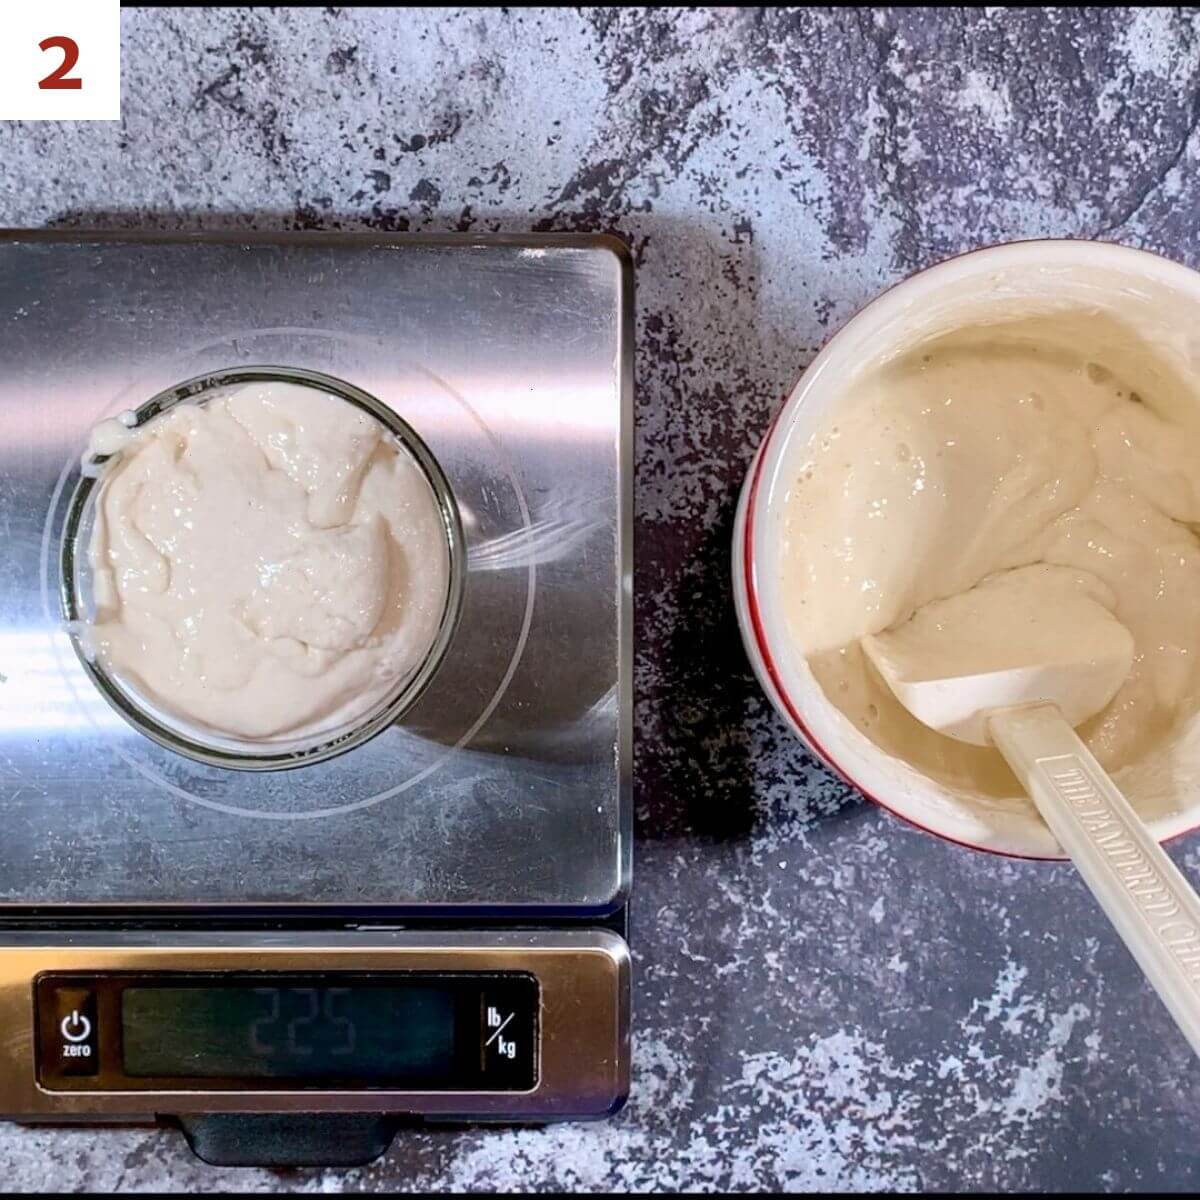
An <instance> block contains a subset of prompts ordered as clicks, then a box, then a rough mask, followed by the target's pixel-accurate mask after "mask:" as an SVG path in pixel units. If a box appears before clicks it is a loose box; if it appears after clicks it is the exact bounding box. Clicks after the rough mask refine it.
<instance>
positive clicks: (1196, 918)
mask: <svg viewBox="0 0 1200 1200" xmlns="http://www.w3.org/2000/svg"><path fill="white" fill-rule="evenodd" d="M988 728H989V732H990V733H991V735H992V738H993V740H994V741H995V743H996V746H997V747H998V748H999V750H1000V752H1001V753H1002V754H1003V755H1004V757H1005V758H1006V759H1007V760H1008V763H1009V766H1011V767H1012V769H1013V771H1014V772H1015V773H1016V776H1017V778H1018V779H1019V780H1020V781H1021V783H1023V784H1024V785H1025V788H1026V790H1027V791H1028V792H1029V795H1030V797H1031V798H1032V800H1033V802H1034V803H1035V804H1036V805H1037V807H1038V811H1039V812H1041V814H1042V816H1043V818H1044V819H1045V821H1046V824H1047V825H1049V826H1050V829H1051V831H1052V832H1053V834H1054V836H1055V837H1056V838H1057V839H1058V841H1059V844H1060V845H1061V846H1062V848H1063V849H1064V850H1065V851H1066V852H1067V854H1069V855H1070V856H1071V858H1072V859H1073V860H1074V863H1075V866H1076V867H1078V868H1079V873H1080V874H1081V875H1082V876H1083V878H1084V881H1085V882H1086V883H1087V885H1088V887H1090V888H1091V889H1092V894H1093V895H1094V896H1095V897H1096V899H1097V900H1099V901H1100V904H1101V906H1102V907H1103V909H1104V911H1105V912H1106V913H1107V914H1108V919H1109V920H1110V921H1111V922H1112V923H1113V926H1114V928H1115V929H1116V931H1117V932H1118V933H1119V934H1120V935H1121V937H1122V938H1123V939H1124V942H1125V945H1126V946H1128V947H1129V950H1130V952H1131V953H1132V954H1133V957H1134V958H1135V959H1137V961H1138V964H1139V966H1141V968H1142V970H1143V971H1144V972H1145V974H1146V978H1147V979H1149V980H1150V982H1151V984H1152V985H1153V986H1154V988H1155V990H1156V991H1157V992H1158V994H1159V996H1161V997H1162V1000H1163V1003H1164V1004H1165V1005H1166V1006H1167V1008H1168V1009H1169V1010H1170V1013H1171V1015H1172V1016H1173V1017H1174V1018H1175V1021H1176V1023H1177V1024H1178V1025H1179V1028H1180V1029H1181V1030H1182V1031H1183V1034H1184V1036H1185V1037H1186V1038H1187V1040H1188V1041H1189V1042H1190V1043H1191V1045H1192V1049H1193V1050H1194V1051H1195V1052H1196V1053H1197V1054H1200V899H1197V896H1196V893H1195V892H1194V891H1193V890H1192V888H1191V885H1190V884H1189V883H1188V881H1187V880H1186V879H1185V878H1184V876H1183V875H1182V874H1181V873H1180V872H1179V870H1178V868H1177V867H1176V866H1175V864H1174V863H1173V862H1172V861H1171V860H1170V859H1169V858H1168V857H1167V855H1166V854H1165V853H1164V852H1163V850H1162V848H1161V847H1160V846H1159V844H1158V843H1157V842H1156V841H1155V840H1154V838H1153V837H1151V836H1150V834H1149V832H1148V831H1147V830H1146V827H1145V825H1143V824H1142V822H1141V819H1140V818H1139V817H1138V815H1137V814H1136V813H1135V812H1134V811H1133V809H1132V808H1131V807H1130V805H1129V801H1127V800H1126V799H1125V797H1124V796H1122V795H1121V793H1120V792H1119V791H1118V790H1117V788H1116V785H1115V784H1114V783H1113V782H1112V780H1111V779H1109V777H1108V775H1107V774H1106V773H1105V771H1104V768H1103V767H1101V766H1100V764H1099V763H1098V762H1097V761H1096V760H1095V758H1093V757H1092V755H1091V753H1090V752H1089V751H1088V749H1087V747H1086V746H1084V744H1083V743H1082V742H1081V741H1080V740H1079V738H1078V736H1076V733H1075V731H1074V730H1073V729H1072V728H1071V726H1070V725H1069V724H1068V723H1067V722H1066V720H1064V718H1063V716H1062V714H1061V713H1060V712H1059V710H1058V708H1057V707H1056V706H1055V705H1053V704H1038V705H1032V706H1030V707H1027V708H1016V709H1008V710H1004V711H1001V712H997V713H994V714H993V715H992V716H991V717H990V718H989V721H988Z"/></svg>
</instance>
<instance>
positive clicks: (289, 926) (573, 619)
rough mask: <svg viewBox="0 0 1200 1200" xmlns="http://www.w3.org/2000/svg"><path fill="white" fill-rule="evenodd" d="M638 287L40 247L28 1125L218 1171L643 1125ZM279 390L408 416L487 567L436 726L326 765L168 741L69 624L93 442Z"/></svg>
mask: <svg viewBox="0 0 1200 1200" xmlns="http://www.w3.org/2000/svg"><path fill="white" fill-rule="evenodd" d="M631 290H632V278H631V267H630V261H629V258H628V256H627V254H626V252H625V250H624V248H623V247H622V246H621V245H620V244H619V243H617V242H616V241H613V240H609V239H604V238H593V237H574V236H549V237H541V238H537V237H523V238H499V239H477V238H467V237H464V238H459V239H453V238H434V239H429V238H417V237H389V238H380V237H375V236H371V235H362V236H359V235H325V234H304V235H294V236H279V237H232V236H220V237H214V236H207V235H203V236H200V235H197V236H194V237H188V238H182V237H180V238H159V237H148V236H147V237H143V236H132V235H130V236H117V235H76V236H61V235H55V234H34V233H23V232H13V233H9V234H6V235H3V238H2V240H0V412H3V414H4V416H5V420H4V422H3V426H2V427H0V533H2V540H0V822H2V823H0V1029H2V1030H3V1031H4V1035H3V1037H2V1038H0V1114H3V1115H5V1116H8V1117H11V1118H13V1119H20V1120H38V1121H44V1120H78V1119H99V1120H109V1121H111V1120H119V1119H153V1118H154V1117H155V1116H157V1115H173V1116H177V1117H178V1118H179V1119H180V1120H181V1122H182V1123H183V1125H184V1128H185V1132H187V1133H188V1135H189V1138H190V1139H191V1140H192V1143H193V1146H194V1148H196V1149H197V1151H198V1152H199V1153H201V1154H202V1155H204V1156H206V1157H208V1158H210V1159H212V1160H214V1161H222V1162H250V1161H254V1162H280V1163H286V1162H301V1161H303V1162H344V1161H351V1160H361V1159H363V1158H366V1157H370V1156H371V1154H373V1153H377V1152H378V1151H379V1150H380V1149H382V1148H383V1147H384V1146H386V1144H387V1141H388V1139H389V1138H390V1134H391V1131H392V1130H393V1128H394V1127H395V1124H396V1122H397V1121H399V1120H420V1119H425V1120H429V1119H454V1120H486V1119H490V1120H496V1119H502V1120H548V1119H554V1118H560V1117H588V1116H601V1115H604V1114H606V1113H608V1112H610V1111H613V1110H614V1109H615V1108H616V1107H619V1105H620V1104H621V1102H622V1100H623V1097H624V1095H625V1092H626V1090H627V1084H628V1071H629V959H628V950H627V946H626V942H625V940H624V935H625V910H626V902H627V898H628V893H629V884H630V833H631V824H632V821H631V798H630V765H631V764H630V753H631V747H630V719H631V718H630V709H631V669H632V661H631V657H632V652H631V612H630V608H631V578H632V571H631V520H632V515H631V514H632V468H631V439H632V400H631V392H632V385H631V372H632V328H631V322H632V300H631ZM251 365H253V366H264V365H266V366H277V367H289V368H300V369H306V370H313V371H320V372H324V373H326V374H329V375H333V376H336V377H338V378H340V379H343V380H346V381H347V382H349V383H351V384H353V385H355V386H357V387H359V388H361V389H364V390H365V391H367V392H369V393H371V394H372V395H373V396H375V397H376V398H378V399H379V400H380V401H382V402H383V403H384V404H387V405H389V406H390V407H392V408H393V409H394V410H395V411H396V412H397V413H399V414H400V416H402V417H403V418H404V419H406V420H407V421H408V422H409V423H410V424H411V425H412V426H413V427H414V428H415V429H416V430H417V431H418V433H419V434H420V435H421V437H422V438H423V439H424V440H425V442H426V444H427V445H428V446H429V448H430V450H431V451H432V453H433V454H434V455H435V456H436V458H437V460H438V462H439V463H440V465H441V467H442V469H443V470H444V472H445V474H446V476H447V477H448V479H449V481H450V484H451V486H452V488H453V490H454V494H455V496H456V499H457V501H458V505H459V508H460V511H461V515H462V519H463V527H464V532H465V535H466V543H467V577H466V588H465V594H464V600H463V609H462V616H461V620H460V624H459V626H458V629H457V632H456V634H455V637H454V640H453V642H452V644H451V646H450V649H449V651H448V653H447V655H446V658H445V659H444V660H443V662H442V664H441V666H440V668H439V669H438V671H437V673H436V675H435V676H434V679H433V681H432V683H431V684H430V686H429V687H428V689H427V690H426V691H425V692H424V694H423V695H422V696H421V698H420V700H419V701H418V702H417V704H416V705H415V707H413V708H412V709H410V710H409V711H408V712H407V713H406V714H405V715H404V716H403V718H402V719H401V720H400V721H399V722H398V723H396V724H394V725H392V726H389V727H388V728H387V729H386V730H385V731H384V732H383V733H382V734H380V735H379V736H377V737H375V738H374V739H373V740H371V741H369V742H367V743H366V744H364V745H362V746H359V747H357V748H355V749H353V750H350V751H348V752H346V753H344V754H342V755H340V756H338V757H336V758H333V759H330V760H328V761H326V762H322V763H316V764H313V765H310V766H305V767H301V768H298V769H293V770H286V771H265V772H244V771H230V770H225V769H222V768H218V767H211V766H206V765H204V764H201V763H199V762H195V761H192V760H190V759H187V758H184V757H182V756H180V755H178V754H176V753H174V752H173V751H171V750H168V749H165V748H163V747H160V746H158V745H156V744H155V743H154V742H152V741H150V740H149V739H148V738H146V737H145V736H143V735H142V734H140V733H138V732H137V731H135V730H134V729H133V728H132V727H131V726H129V725H128V724H127V723H126V722H125V721H124V720H123V719H122V718H121V716H120V715H119V714H117V713H116V712H115V711H113V710H112V709H111V708H110V707H109V706H108V704H107V702H106V701H105V699H104V698H103V697H102V696H101V695H100V693H99V692H98V691H97V690H96V688H95V687H94V686H93V684H92V683H91V681H90V679H89V678H88V676H87V675H86V673H85V672H84V670H83V668H82V666H81V665H80V663H79V661H78V659H77V658H76V656H75V654H74V651H73V648H72V646H71V643H70V640H69V638H68V636H67V635H66V633H65V632H64V631H63V628H62V606H61V603H60V598H59V589H60V585H61V567H60V551H61V541H62V535H63V525H64V518H65V515H66V510H67V507H68V502H69V500H70V497H71V494H72V492H73V489H74V486H75V484H76V482H77V480H78V474H79V469H78V462H79V456H80V454H81V452H82V450H83V448H84V445H85V441H86V438H87V433H88V430H89V429H90V428H91V426H92V425H93V424H95V422H96V421H97V420H99V419H101V418H102V417H105V416H112V415H115V414H116V413H118V412H121V411H122V410H124V409H128V408H133V407H137V406H138V405H139V404H141V403H142V402H143V401H145V400H146V399H148V398H149V397H150V396H152V395H154V394H155V393H157V392H159V391H161V390H163V389H166V388H168V387H171V386H173V385H175V384H177V383H179V382H180V381H183V380H186V379H190V378H192V377H194V376H198V375H203V374H205V373H206V372H220V371H227V370H229V369H230V368H238V367H242V366H251ZM502 1023H503V1029H502V1030H501V1032H500V1033H497V1032H496V1030H497V1027H498V1026H500V1025H501V1024H502ZM85 1028H86V1036H81V1034H83V1033H84V1030H85ZM80 1047H87V1049H86V1050H84V1049H81V1048H80ZM231 1113H236V1114H256V1116H254V1117H249V1116H238V1117H236V1118H234V1120H233V1121H232V1122H231V1121H230V1120H229V1119H228V1114H231Z"/></svg>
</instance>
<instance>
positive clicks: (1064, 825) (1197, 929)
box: [862, 589, 1200, 1054]
mask: <svg viewBox="0 0 1200 1200" xmlns="http://www.w3.org/2000/svg"><path fill="white" fill-rule="evenodd" d="M976 591H979V589H976ZM956 599H958V598H956ZM1009 599H1011V597H1009ZM995 600H996V601H997V602H1001V603H1002V602H1003V601H1004V597H998V598H995ZM1087 603H1090V601H1089V602H1087ZM1095 608H1096V610H1098V611H1087V609H1086V605H1085V607H1084V608H1083V609H1081V610H1080V611H1079V612H1077V613H1076V612H1067V613H1065V614H1064V613H1062V612H1058V613H1056V614H1054V615H1055V617H1056V619H1054V620H1050V619H1043V618H1044V617H1045V614H1039V613H1034V614H1031V615H1030V616H1029V617H1028V619H1027V620H1022V621H1021V622H1020V623H1015V622H1013V621H1012V620H1011V619H1010V620H1009V621H1008V624H1007V626H1006V628H1005V631H1004V636H1003V637H1001V638H1000V639H999V640H998V641H997V640H994V639H989V638H987V637H984V636H980V631H981V630H982V629H984V628H986V627H982V626H979V625H975V626H974V628H975V631H976V637H975V638H974V641H972V639H971V638H969V637H968V638H967V639H966V640H965V641H964V640H963V639H962V638H961V637H960V636H959V635H960V634H962V632H963V627H962V624H961V622H959V621H958V620H957V618H959V617H962V616H964V614H967V615H971V614H973V616H974V617H975V618H978V617H980V616H983V617H984V618H985V619H986V617H987V616H988V615H992V616H999V613H998V611H995V605H994V603H992V602H991V601H989V600H988V599H987V598H986V597H985V600H984V602H983V603H982V604H981V603H980V602H979V601H978V600H975V601H973V602H972V603H971V604H969V605H968V606H967V607H966V608H963V607H962V606H960V608H959V610H957V611H956V612H951V613H950V614H949V615H948V617H947V614H945V613H942V614H938V613H937V612H936V611H933V612H931V611H930V610H933V609H935V606H929V609H927V610H922V611H921V612H919V613H918V614H917V616H916V617H914V618H913V620H912V621H910V622H909V623H908V625H906V626H901V627H899V628H898V629H897V630H896V631H894V632H889V633H884V634H880V635H878V636H876V637H867V638H864V639H863V641H862V645H863V649H864V651H865V652H866V654H867V656H868V657H869V658H870V659H871V661H872V662H873V663H874V664H875V666H876V668H877V669H878V671H879V673H880V675H881V676H882V677H883V679H884V680H885V681H886V683H887V684H888V686H889V687H890V688H891V690H892V691H893V692H894V693H895V694H896V697H897V698H898V699H899V701H900V703H901V704H903V705H904V707H905V708H906V709H908V711H909V712H910V713H912V715H913V716H914V717H916V718H917V720H918V721H921V722H922V723H923V724H925V725H928V726H930V727H931V728H933V729H936V730H937V731H938V732H940V733H944V734H947V735H948V736H950V737H953V738H957V739H958V740H960V741H965V742H972V743H974V744H976V745H995V746H996V748H997V749H998V750H999V751H1000V753H1001V754H1003V755H1004V757H1005V758H1006V759H1007V760H1008V764H1009V766H1011V767H1012V769H1013V772H1014V773H1015V774H1016V776H1017V779H1018V780H1020V782H1021V784H1022V786H1023V787H1024V788H1025V790H1026V791H1027V792H1028V793H1029V796H1030V797H1031V799H1032V800H1033V802H1034V803H1035V804H1036V805H1037V808H1038V811H1039V812H1040V813H1041V814H1042V817H1043V818H1044V819H1045V821H1046V824H1047V825H1049V827H1050V829H1051V831H1052V832H1053V833H1054V836H1055V837H1056V838H1057V839H1058V842H1059V844H1060V845H1061V846H1062V848H1063V850H1065V851H1066V853H1067V854H1069V855H1070V856H1071V858H1072V860H1073V861H1074V863H1075V866H1076V867H1077V868H1078V869H1079V873H1080V874H1081V875H1082V876H1083V878H1084V881H1085V882H1086V883H1087V885H1088V887H1090V888H1091V890H1092V894H1093V895H1094V896H1095V897H1096V899H1097V900H1098V901H1099V902H1100V904H1101V906H1102V907H1103V909H1104V911H1105V913H1107V914H1108V919H1109V920H1110V921H1111V922H1112V923H1113V926H1114V928H1115V929H1116V930H1117V932H1118V933H1119V934H1120V935H1121V937H1122V938H1123V939H1124V941H1125V944H1126V946H1128V947H1129V949H1130V951H1131V952H1132V954H1133V956H1134V958H1135V959H1136V960H1137V962H1138V964H1139V965H1140V966H1141V968H1142V970H1143V971H1144V972H1145V974H1146V978H1147V979H1149V981H1150V983H1151V984H1152V985H1153V986H1154V988H1155V989H1156V990H1157V991H1158V994H1159V996H1161V997H1162V1000H1163V1003H1164V1004H1166V1006H1167V1008H1168V1010H1169V1011H1170V1013H1171V1015H1172V1016H1173V1017H1174V1018H1175V1021H1176V1023H1177V1024H1178V1025H1179V1028H1180V1029H1181V1030H1182V1031H1183V1034H1184V1036H1185V1037H1186V1038H1187V1039H1188V1041H1189V1042H1190V1043H1191V1046H1192V1049H1193V1050H1194V1051H1195V1052H1196V1053H1197V1054H1200V899H1198V898H1197V896H1196V893H1195V892H1194V891H1193V890H1192V888H1191V886H1190V885H1189V883H1188V881H1187V880H1186V879H1185V878H1184V876H1183V875H1182V874H1181V873H1180V872H1179V870H1178V869H1177V868H1176V866H1175V864H1174V863H1172V862H1171V860H1170V859H1169V858H1168V857H1167V855H1166V854H1165V853H1164V852H1163V850H1162V848H1161V847H1160V846H1159V845H1158V843H1157V842H1156V841H1155V839H1154V838H1153V837H1152V836H1151V835H1150V833H1149V832H1148V831H1147V829H1146V827H1145V825H1143V824H1142V821H1141V819H1140V818H1139V817H1138V815H1137V813H1135V812H1134V810H1133V808H1132V807H1131V806H1130V804H1129V802H1128V801H1127V800H1126V799H1125V797H1124V796H1122V795H1121V793H1120V792H1119V791H1118V790H1117V787H1116V785H1115V784H1114V783H1113V781H1112V780H1111V779H1110V778H1109V777H1108V775H1107V774H1106V773H1105V771H1104V769H1103V768H1102V767H1101V766H1100V764H1099V763H1098V762H1097V761H1096V759H1095V758H1094V757H1093V756H1092V754H1091V753H1090V752H1089V751H1088V749H1087V747H1086V746H1085V745H1084V744H1083V742H1082V741H1080V739H1079V737H1078V736H1077V735H1076V733H1075V730H1074V728H1073V726H1074V725H1078V724H1081V723H1082V722H1083V721H1085V720H1087V719H1088V718H1089V717H1091V716H1093V715H1095V714H1096V713H1097V712H1099V711H1100V710H1101V709H1102V708H1104V707H1105V705H1107V704H1108V702H1109V701H1110V700H1111V699H1112V697H1113V696H1114V695H1115V694H1116V692H1117V690H1118V689H1119V688H1120V686H1121V684H1122V682H1123V681H1124V680H1125V677H1126V676H1127V675H1128V673H1129V669H1130V664H1131V659H1132V653H1133V641H1132V638H1131V637H1130V635H1129V632H1128V631H1127V630H1126V629H1125V628H1124V626H1122V625H1120V624H1119V623H1118V622H1117V621H1116V620H1115V619H1114V618H1112V617H1111V615H1110V614H1108V613H1107V611H1106V610H1104V609H1103V608H1101V607H1100V606H1099V605H1096V606H1095ZM989 609H992V610H993V611H991V613H990V614H989ZM1007 615H1008V616H1009V617H1011V613H1010V614H1007ZM1064 616H1065V618H1066V624H1064V619H1063V618H1064ZM943 617H946V619H942V618H943ZM1014 625H1015V628H1014ZM1064 629H1069V636H1064ZM1039 656H1040V657H1041V658H1042V659H1044V660H1045V661H1039ZM1001 659H1003V661H1005V662H1009V663H1013V664H1016V665H1013V666H1002V665H999V662H1000V660H1001ZM976 668H980V669H976Z"/></svg>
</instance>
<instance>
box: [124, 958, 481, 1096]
mask: <svg viewBox="0 0 1200 1200" xmlns="http://www.w3.org/2000/svg"><path fill="white" fill-rule="evenodd" d="M469 999H470V997H469V996H468V995H464V994H463V992H462V991H461V989H454V988H450V987H444V986H442V987H439V986H437V985H434V984H421V983H409V984H405V985H400V986H397V985H391V986H389V985H380V984H358V985H350V986H333V985H330V984H324V983H322V984H321V985H319V986H317V985H315V984H312V985H309V984H307V983H305V982H303V981H300V982H297V983H296V984H294V985H293V984H286V985H284V984H278V983H274V982H269V981H264V982H262V983H251V982H246V983H242V984H239V985H238V986H231V985H228V984H222V985H220V986H216V985H214V986H169V987H166V986H164V987H153V986H147V987H136V986H135V987H127V988H125V989H124V991H123V992H122V999H121V1045H122V1058H123V1062H124V1069H125V1073H126V1074H127V1075H130V1076H154V1077H164V1076H165V1077H173V1078H229V1079H238V1078H242V1079H296V1080H306V1081H307V1080H312V1081H330V1080H353V1081H354V1082H355V1083H356V1084H358V1085H359V1086H362V1085H368V1086H369V1085H371V1084H376V1085H381V1084H412V1083H420V1084H421V1085H422V1086H425V1087H436V1086H437V1085H439V1084H450V1083H451V1082H452V1081H453V1080H455V1079H456V1078H457V1077H458V1076H459V1075H460V1074H461V1071H462V1058H463V1051H464V1050H466V1051H468V1052H471V1051H473V1053H474V1057H475V1059H476V1060H478V1058H479V1049H478V1045H479V1043H478V1041H477V1040H476V1041H475V1042H474V1046H473V1047H472V1046H464V1045H463V1044H462V1042H463V1038H462V1036H461V1033H462V1031H464V1029H465V1030H469V1029H470V1028H471V1024H470V1018H471V1014H470V1013H469V1012H468V1013H464V1012H463V1011H462V1010H463V1007H464V1004H463V1002H464V1001H466V1000H469ZM474 999H475V1008H476V1012H475V1014H474V1020H475V1024H476V1026H477V1025H478V1020H479V1016H478V993H476V994H475V997H474ZM464 1018H465V1020H464ZM476 1065H478V1064H476Z"/></svg>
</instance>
